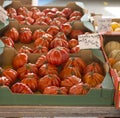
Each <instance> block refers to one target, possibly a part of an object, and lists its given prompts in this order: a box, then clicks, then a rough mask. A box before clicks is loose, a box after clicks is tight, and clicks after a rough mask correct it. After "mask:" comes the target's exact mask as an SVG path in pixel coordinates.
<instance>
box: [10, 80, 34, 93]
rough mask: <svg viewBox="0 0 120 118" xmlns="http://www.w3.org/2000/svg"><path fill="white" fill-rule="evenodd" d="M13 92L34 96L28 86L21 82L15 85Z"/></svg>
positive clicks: (12, 88)
mask: <svg viewBox="0 0 120 118" xmlns="http://www.w3.org/2000/svg"><path fill="white" fill-rule="evenodd" d="M11 91H12V92H13V93H23V94H33V92H32V90H31V89H30V88H29V87H28V86H27V85H26V84H23V83H20V82H17V83H15V84H13V85H12V87H11Z"/></svg>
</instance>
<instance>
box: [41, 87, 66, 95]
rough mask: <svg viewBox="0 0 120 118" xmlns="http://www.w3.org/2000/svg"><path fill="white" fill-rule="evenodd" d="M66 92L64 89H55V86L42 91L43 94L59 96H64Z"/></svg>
mask: <svg viewBox="0 0 120 118" xmlns="http://www.w3.org/2000/svg"><path fill="white" fill-rule="evenodd" d="M67 92H68V90H67V89H66V88H65V87H57V86H48V87H46V88H45V89H44V91H43V94H52V95H56V94H61V95H66V94H67Z"/></svg>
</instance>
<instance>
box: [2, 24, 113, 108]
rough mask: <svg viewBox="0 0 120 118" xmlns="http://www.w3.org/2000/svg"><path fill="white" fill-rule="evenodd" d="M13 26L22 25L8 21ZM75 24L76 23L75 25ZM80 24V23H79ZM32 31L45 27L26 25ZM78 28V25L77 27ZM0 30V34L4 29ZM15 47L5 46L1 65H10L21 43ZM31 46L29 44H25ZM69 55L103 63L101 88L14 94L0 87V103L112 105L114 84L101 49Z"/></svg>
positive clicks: (36, 56)
mask: <svg viewBox="0 0 120 118" xmlns="http://www.w3.org/2000/svg"><path fill="white" fill-rule="evenodd" d="M13 26H15V27H16V28H17V29H19V28H20V27H22V25H20V24H18V23H16V22H10V24H9V26H7V27H6V29H9V28H11V27H13ZM75 26H76V25H75ZM80 26H81V25H80ZM28 27H29V28H31V30H32V31H34V30H35V29H37V28H43V29H44V30H46V29H47V27H42V26H41V27H40V26H28ZM79 28H80V27H79ZM6 29H5V30H4V31H2V32H1V33H0V35H1V36H2V34H3V33H4V32H5V31H6ZM15 45H16V49H14V48H10V47H6V48H5V49H4V52H3V54H1V55H0V58H1V59H0V65H1V66H2V67H5V68H6V67H10V66H11V62H12V59H13V57H14V56H15V55H16V54H17V49H18V48H19V46H20V45H22V44H21V43H17V44H15ZM26 45H29V46H32V43H31V44H26ZM8 55H9V57H8ZM28 56H29V59H28V60H29V62H31V63H34V62H35V61H36V60H37V58H38V57H39V56H41V55H40V54H28ZM71 56H79V57H81V58H83V59H84V60H85V61H86V62H87V63H90V62H92V61H97V62H98V63H100V64H101V65H103V68H104V71H105V75H104V76H105V78H104V81H103V82H102V88H92V89H91V90H90V91H89V92H88V94H87V95H43V94H32V95H28V94H15V93H12V92H11V91H10V89H9V88H6V87H0V98H1V99H0V105H51V106H52V105H59V106H65V105H67V106H114V100H113V98H114V86H113V81H112V78H111V76H110V73H109V71H108V66H106V62H105V59H104V56H103V53H102V51H101V50H81V51H80V52H79V53H78V54H73V55H71Z"/></svg>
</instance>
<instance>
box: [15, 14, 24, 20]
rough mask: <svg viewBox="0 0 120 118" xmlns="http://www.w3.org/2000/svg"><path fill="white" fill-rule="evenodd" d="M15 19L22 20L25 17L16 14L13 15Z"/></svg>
mask: <svg viewBox="0 0 120 118" xmlns="http://www.w3.org/2000/svg"><path fill="white" fill-rule="evenodd" d="M15 19H16V20H17V21H23V20H24V19H25V17H24V16H23V15H17V16H16V17H15Z"/></svg>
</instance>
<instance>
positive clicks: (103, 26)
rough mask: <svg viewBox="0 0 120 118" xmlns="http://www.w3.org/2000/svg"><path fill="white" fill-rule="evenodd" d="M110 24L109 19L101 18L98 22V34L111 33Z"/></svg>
mask: <svg viewBox="0 0 120 118" xmlns="http://www.w3.org/2000/svg"><path fill="white" fill-rule="evenodd" d="M111 22H112V20H111V19H110V18H102V19H99V20H98V32H108V31H111Z"/></svg>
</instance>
